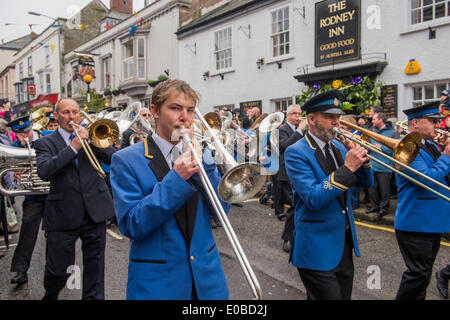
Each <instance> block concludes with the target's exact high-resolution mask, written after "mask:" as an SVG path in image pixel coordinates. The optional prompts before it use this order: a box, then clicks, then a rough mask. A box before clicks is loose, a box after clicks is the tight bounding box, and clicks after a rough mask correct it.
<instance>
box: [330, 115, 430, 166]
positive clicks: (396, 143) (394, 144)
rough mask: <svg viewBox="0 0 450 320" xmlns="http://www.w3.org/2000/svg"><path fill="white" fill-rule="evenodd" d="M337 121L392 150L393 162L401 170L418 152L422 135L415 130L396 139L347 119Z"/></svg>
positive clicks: (411, 161)
mask: <svg viewBox="0 0 450 320" xmlns="http://www.w3.org/2000/svg"><path fill="white" fill-rule="evenodd" d="M339 122H340V123H341V124H343V125H345V126H347V127H348V128H351V129H353V130H357V131H359V132H360V133H361V134H362V135H364V136H367V137H369V138H372V139H373V140H375V141H378V142H380V143H381V144H383V145H385V146H386V147H388V148H389V149H391V150H392V151H394V159H395V160H396V161H394V163H395V165H396V168H397V169H399V170H402V169H403V168H404V167H405V164H406V165H407V166H409V165H410V164H411V163H413V161H414V160H415V159H416V157H417V155H418V154H419V152H420V147H421V145H422V137H421V136H420V134H419V133H417V132H415V133H414V132H412V133H410V134H408V135H406V136H405V137H404V138H403V139H402V140H397V139H393V138H389V137H386V136H383V135H381V134H378V133H375V132H372V131H370V130H368V129H364V128H361V127H358V126H357V125H354V124H352V123H350V122H347V121H343V120H341V121H339ZM361 139H364V138H361ZM366 141H367V140H366ZM399 163H400V164H399Z"/></svg>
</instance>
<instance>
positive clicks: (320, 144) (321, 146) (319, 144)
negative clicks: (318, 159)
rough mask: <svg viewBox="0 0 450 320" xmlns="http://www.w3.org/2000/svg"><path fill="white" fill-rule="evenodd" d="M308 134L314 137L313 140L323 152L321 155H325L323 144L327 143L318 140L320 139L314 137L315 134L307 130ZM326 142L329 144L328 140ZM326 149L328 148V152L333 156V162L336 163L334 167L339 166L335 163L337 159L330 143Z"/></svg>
mask: <svg viewBox="0 0 450 320" xmlns="http://www.w3.org/2000/svg"><path fill="white" fill-rule="evenodd" d="M309 135H310V136H311V137H312V138H313V139H314V141H316V143H317V145H318V146H319V148H320V150H321V151H322V153H323V156H324V157H325V146H326V145H327V144H326V143H325V142H323V141H322V140H320V139H319V138H318V137H316V136H315V135H313V134H312V133H311V131H309ZM328 144H330V142H328ZM328 150H330V154H331V156H332V157H333V160H334V164H335V165H336V168H339V165H338V163H337V161H336V157H335V155H334V152H333V149H332V148H331V145H330V147H329V148H328Z"/></svg>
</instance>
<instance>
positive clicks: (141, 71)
mask: <svg viewBox="0 0 450 320" xmlns="http://www.w3.org/2000/svg"><path fill="white" fill-rule="evenodd" d="M139 78H145V60H144V59H139Z"/></svg>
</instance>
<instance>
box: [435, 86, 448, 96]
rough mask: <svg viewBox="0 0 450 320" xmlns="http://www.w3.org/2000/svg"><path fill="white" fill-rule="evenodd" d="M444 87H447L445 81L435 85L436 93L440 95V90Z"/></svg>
mask: <svg viewBox="0 0 450 320" xmlns="http://www.w3.org/2000/svg"><path fill="white" fill-rule="evenodd" d="M445 89H447V85H446V84H445V83H442V84H438V85H436V92H437V95H438V96H439V97H440V96H441V92H442V91H444V90H445Z"/></svg>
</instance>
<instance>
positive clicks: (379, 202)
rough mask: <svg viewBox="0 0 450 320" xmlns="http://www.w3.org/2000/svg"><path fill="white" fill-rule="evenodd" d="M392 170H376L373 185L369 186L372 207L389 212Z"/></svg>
mask: <svg viewBox="0 0 450 320" xmlns="http://www.w3.org/2000/svg"><path fill="white" fill-rule="evenodd" d="M391 176H392V173H390V172H374V173H373V185H372V187H370V188H369V200H370V203H371V204H372V208H375V209H377V210H378V211H381V212H383V213H388V212H389V200H390V197H391Z"/></svg>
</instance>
